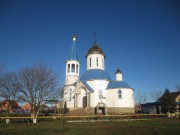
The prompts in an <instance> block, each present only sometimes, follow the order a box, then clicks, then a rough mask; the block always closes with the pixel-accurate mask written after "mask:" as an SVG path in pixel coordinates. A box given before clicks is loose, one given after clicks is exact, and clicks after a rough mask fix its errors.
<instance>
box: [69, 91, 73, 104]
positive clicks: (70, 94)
mask: <svg viewBox="0 0 180 135" xmlns="http://www.w3.org/2000/svg"><path fill="white" fill-rule="evenodd" d="M71 97H72V89H70V91H69V101H71Z"/></svg>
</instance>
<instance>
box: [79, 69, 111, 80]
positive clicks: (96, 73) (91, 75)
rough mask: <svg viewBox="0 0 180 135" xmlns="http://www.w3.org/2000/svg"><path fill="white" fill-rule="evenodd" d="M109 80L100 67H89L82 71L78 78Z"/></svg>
mask: <svg viewBox="0 0 180 135" xmlns="http://www.w3.org/2000/svg"><path fill="white" fill-rule="evenodd" d="M98 79H99V80H111V77H110V76H109V74H108V73H107V72H105V71H104V70H102V69H90V70H87V71H86V72H84V73H83V74H82V76H81V78H80V80H81V81H85V80H98Z"/></svg>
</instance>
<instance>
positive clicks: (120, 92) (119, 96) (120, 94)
mask: <svg viewBox="0 0 180 135" xmlns="http://www.w3.org/2000/svg"><path fill="white" fill-rule="evenodd" d="M117 94H118V99H120V98H122V91H121V90H118V93H117Z"/></svg>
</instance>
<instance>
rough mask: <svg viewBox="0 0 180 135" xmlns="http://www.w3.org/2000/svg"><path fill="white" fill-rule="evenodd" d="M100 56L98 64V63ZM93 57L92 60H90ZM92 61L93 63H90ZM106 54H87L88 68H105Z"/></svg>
mask: <svg viewBox="0 0 180 135" xmlns="http://www.w3.org/2000/svg"><path fill="white" fill-rule="evenodd" d="M97 58H98V65H97ZM90 59H91V62H90ZM90 63H91V64H90ZM104 63H105V61H104V56H103V55H102V54H90V55H88V56H87V70H89V69H102V70H104V69H105V67H104V66H105V64H104Z"/></svg>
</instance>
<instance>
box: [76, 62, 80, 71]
mask: <svg viewBox="0 0 180 135" xmlns="http://www.w3.org/2000/svg"><path fill="white" fill-rule="evenodd" d="M78 70H79V69H78V64H77V65H76V73H78Z"/></svg>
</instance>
